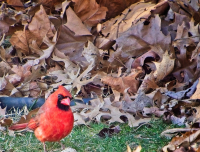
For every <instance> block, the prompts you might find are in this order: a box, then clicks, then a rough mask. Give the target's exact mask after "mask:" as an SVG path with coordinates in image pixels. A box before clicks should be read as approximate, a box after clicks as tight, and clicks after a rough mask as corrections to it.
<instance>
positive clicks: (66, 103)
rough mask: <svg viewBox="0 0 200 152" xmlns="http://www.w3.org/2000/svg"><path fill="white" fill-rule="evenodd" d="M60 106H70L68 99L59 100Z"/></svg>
mask: <svg viewBox="0 0 200 152" xmlns="http://www.w3.org/2000/svg"><path fill="white" fill-rule="evenodd" d="M61 104H64V105H66V106H69V105H70V98H65V99H62V100H61Z"/></svg>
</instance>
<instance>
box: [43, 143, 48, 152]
mask: <svg viewBox="0 0 200 152" xmlns="http://www.w3.org/2000/svg"><path fill="white" fill-rule="evenodd" d="M42 143H43V147H44V152H47V151H46V148H45V143H44V142H42Z"/></svg>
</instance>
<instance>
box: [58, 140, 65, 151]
mask: <svg viewBox="0 0 200 152" xmlns="http://www.w3.org/2000/svg"><path fill="white" fill-rule="evenodd" d="M59 143H60V145H61V147H62V149H65V146H64V145H63V144H62V143H61V141H59Z"/></svg>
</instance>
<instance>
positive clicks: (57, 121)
mask: <svg viewBox="0 0 200 152" xmlns="http://www.w3.org/2000/svg"><path fill="white" fill-rule="evenodd" d="M71 98H72V96H71V94H70V93H69V92H68V91H67V90H66V89H65V88H64V87H63V86H59V88H58V90H56V91H55V92H54V93H53V94H51V95H50V96H49V97H48V99H47V100H46V101H45V103H44V105H43V106H42V107H41V108H40V109H39V111H38V112H37V114H36V116H35V117H34V118H32V119H31V120H30V121H29V123H23V124H16V125H13V126H11V127H10V128H9V129H11V130H21V129H25V128H27V129H31V130H34V133H35V136H36V137H37V139H38V140H40V141H41V142H42V143H43V145H44V151H46V149H45V141H58V142H60V140H61V139H62V138H64V137H66V136H67V135H68V134H69V133H70V132H71V130H72V128H73V124H74V116H73V113H72V111H71V109H70V100H71Z"/></svg>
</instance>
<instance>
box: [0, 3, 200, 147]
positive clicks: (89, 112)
mask: <svg viewBox="0 0 200 152" xmlns="http://www.w3.org/2000/svg"><path fill="white" fill-rule="evenodd" d="M0 5H1V7H0V17H1V20H0V38H1V41H0V44H1V45H0V71H1V72H0V96H11V97H33V98H37V97H38V96H41V97H45V98H47V97H48V96H49V94H50V93H51V92H53V90H54V89H55V88H57V87H58V86H59V85H65V87H66V88H67V89H68V90H70V91H71V92H72V93H73V96H74V97H75V98H77V99H81V98H83V99H84V98H92V100H90V101H89V103H88V104H80V103H77V104H76V105H75V106H72V109H73V111H74V117H75V125H80V124H88V123H90V122H91V121H95V122H102V121H106V122H108V123H113V122H120V123H128V125H129V126H130V127H135V126H138V125H140V124H142V123H146V122H149V121H150V120H151V116H152V115H155V116H157V117H163V119H164V120H165V121H167V122H171V123H174V124H178V125H185V126H186V128H185V130H184V129H180V130H179V129H177V130H176V131H174V130H167V131H164V132H163V135H165V134H166V133H176V132H178V133H179V134H177V136H175V137H173V139H172V141H171V142H170V143H169V144H168V145H166V146H165V147H163V151H170V150H171V151H184V150H187V149H188V148H189V149H192V150H194V151H198V150H199V148H198V147H200V146H199V136H200V135H199V123H200V121H199V117H200V116H199V113H200V108H199V106H200V103H199V99H200V98H199V95H198V94H199V88H200V84H199V76H200V72H199V67H200V65H199V63H200V62H199V61H200V59H199V47H200V44H199V37H200V33H199V22H200V20H199V17H200V13H199V11H198V10H199V6H200V5H199V2H198V1H197V0H193V1H185V0H177V1H167V0H160V1H158V2H157V1H154V0H148V1H142V0H141V1H139V0H136V1H131V2H130V1H121V0H112V1H106V0H101V1H99V0H91V1H90V0H72V1H64V0H63V1H51V0H45V1H41V0H38V1H34V2H32V1H31V2H29V3H27V2H25V1H21V0H17V1H9V0H7V1H1V2H0ZM8 40H9V45H6V43H7V41H8ZM31 113H32V112H30V114H31ZM21 119H23V122H24V121H28V119H29V116H26V117H25V116H23V117H22V118H21ZM11 123H12V119H11V118H10V117H8V115H6V110H5V109H1V108H0V126H1V128H2V127H4V126H9V125H10V124H11ZM1 130H2V129H1ZM180 135H181V136H180ZM139 149H140V148H139ZM129 151H130V149H129Z"/></svg>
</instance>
